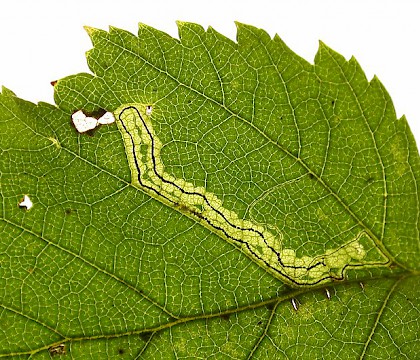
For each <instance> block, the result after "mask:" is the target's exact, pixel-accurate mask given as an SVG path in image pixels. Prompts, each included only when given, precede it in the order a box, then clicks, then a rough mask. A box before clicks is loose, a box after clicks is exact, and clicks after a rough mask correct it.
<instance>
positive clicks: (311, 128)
mask: <svg viewBox="0 0 420 360" xmlns="http://www.w3.org/2000/svg"><path fill="white" fill-rule="evenodd" d="M178 26H179V36H180V40H177V39H173V38H171V37H169V36H168V35H166V34H164V33H161V32H159V31H157V30H155V29H153V28H150V27H148V26H145V25H140V26H139V34H138V37H136V36H134V35H132V34H130V33H128V32H126V31H123V30H120V29H116V28H110V30H109V32H105V31H102V30H97V29H92V28H87V31H88V33H89V35H90V37H91V39H92V42H93V45H94V47H93V49H92V50H90V51H89V52H88V53H87V60H88V65H89V67H90V69H91V71H92V73H93V75H92V74H77V75H73V76H69V77H67V78H64V79H62V80H59V81H58V82H57V84H55V99H56V103H57V107H56V106H52V105H48V104H44V103H40V104H38V105H34V104H31V103H28V102H25V101H23V100H21V99H18V98H17V97H16V96H15V95H14V94H13V93H12V92H11V91H10V90H8V89H3V92H2V94H1V95H0V130H1V131H0V133H1V134H2V135H1V138H0V139H1V158H0V182H1V198H2V201H1V203H0V204H1V205H0V206H1V210H2V211H1V213H2V217H1V223H0V224H1V225H0V226H1V241H0V274H1V276H0V294H1V295H0V296H1V297H0V357H8V358H16V359H24V358H31V359H35V358H36V359H38V358H40V359H48V358H49V357H50V356H54V355H57V356H62V357H63V358H67V357H68V358H74V359H90V358H92V359H98V358H109V359H119V358H121V359H123V358H126V359H140V358H144V359H159V358H162V359H170V358H194V359H195V358H206V359H207V358H220V359H226V358H232V359H247V358H267V359H273V358H276V359H279V358H310V359H313V358H325V359H336V358H383V359H389V358H409V359H414V358H415V357H416V355H417V354H419V353H420V345H419V344H420V341H419V333H420V331H419V330H420V329H419V328H420V326H419V315H420V314H419V312H420V304H419V300H418V299H419V297H420V293H419V289H420V287H419V278H420V272H419V269H420V265H419V259H420V254H419V252H420V250H419V244H420V241H419V225H418V224H419V203H420V201H419V200H420V199H419V192H418V179H419V171H420V162H419V154H418V150H417V147H416V144H415V141H414V138H413V136H412V134H411V132H410V129H409V128H408V125H407V122H406V120H405V118H404V117H403V118H401V119H397V118H396V115H395V111H394V107H393V105H392V101H391V99H390V97H389V95H388V93H387V92H386V90H385V89H384V87H383V85H382V84H381V83H380V82H379V80H378V79H377V78H374V79H373V80H371V81H370V82H369V81H367V79H366V77H365V75H364V73H363V71H362V70H361V68H360V66H359V64H358V63H357V61H356V60H355V59H354V58H352V59H350V60H349V61H346V60H345V59H344V58H343V57H342V56H341V55H339V54H337V53H335V52H334V51H333V50H331V49H329V48H328V47H327V46H326V45H324V44H322V43H320V47H319V51H318V53H317V55H316V57H315V63H314V65H311V64H309V63H307V62H306V61H305V60H303V59H302V58H300V57H299V56H297V55H296V54H294V53H293V52H292V51H291V50H290V49H289V48H288V47H287V46H286V45H285V44H284V43H283V42H282V40H281V39H280V38H279V37H278V36H275V37H274V38H273V39H271V38H270V37H269V36H268V35H267V34H266V33H265V32H264V31H262V30H260V29H256V28H253V27H251V26H247V25H243V24H238V25H237V26H238V34H237V42H233V41H231V40H229V39H227V38H225V37H224V36H222V35H220V34H219V33H217V32H216V31H215V30H213V29H212V28H209V29H208V30H207V31H205V30H203V29H202V28H201V27H200V26H198V25H195V24H189V23H178ZM78 110H83V112H84V113H85V114H88V115H92V116H99V115H97V114H99V113H103V112H104V111H108V112H111V113H112V114H113V115H114V117H115V118H116V124H112V125H103V126H100V127H97V128H96V129H95V130H92V131H90V132H88V133H83V134H81V133H78V132H77V131H76V129H75V128H74V127H72V126H71V116H72V114H74V113H75V112H76V111H78ZM95 114H96V115H95ZM25 195H26V196H27V197H28V198H29V199H30V200H31V202H32V204H33V206H32V207H30V206H26V207H25V206H23V205H24V204H26V203H22V200H23V198H24V196H25Z"/></svg>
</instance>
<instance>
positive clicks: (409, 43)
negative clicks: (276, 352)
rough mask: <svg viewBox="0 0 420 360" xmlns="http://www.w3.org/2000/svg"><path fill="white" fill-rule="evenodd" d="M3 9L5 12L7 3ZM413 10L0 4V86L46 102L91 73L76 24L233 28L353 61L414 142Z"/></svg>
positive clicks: (418, 50) (172, 30)
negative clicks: (58, 88)
mask: <svg viewBox="0 0 420 360" xmlns="http://www.w3.org/2000/svg"><path fill="white" fill-rule="evenodd" d="M5 3H6V4H5ZM417 3H420V2H419V1H416V0H412V1H410V0H398V1H396V0H393V1H391V0H378V1H374V0H353V1H340V0H319V1H314V0H312V1H311V0H307V1H303V0H294V1H293V0H290V1H268V0H253V1H248V0H241V1H228V0H224V1H220V0H212V1H209V2H199V1H160V0H149V1H134V0H132V1H129V0H118V1H116V0H115V1H108V0H102V1H99V0H97V1H88V0H85V1H76V0H74V1H57V0H56V1H47V0H38V1H34V0H26V1H24V0H21V1H19V0H15V1H11V0H9V1H7V2H6V1H2V3H0V46H1V54H0V85H4V86H6V87H8V88H9V89H11V90H12V91H14V92H15V93H16V94H17V95H18V96H19V97H22V98H24V99H27V100H30V101H33V102H38V101H46V102H49V103H53V88H52V86H51V85H50V81H52V80H56V79H59V78H62V77H64V76H67V75H70V74H74V73H78V72H83V71H89V70H88V68H87V65H86V61H85V57H84V52H85V51H86V50H88V49H90V48H91V43H90V40H89V38H88V36H87V34H86V33H85V31H84V30H83V25H89V26H92V27H97V28H101V29H107V27H108V25H113V26H116V27H119V28H123V29H126V30H129V31H131V32H133V33H136V31H137V23H138V22H143V23H146V24H148V25H151V26H153V27H156V28H158V29H160V30H163V31H165V32H167V33H169V34H170V35H172V36H174V37H176V36H177V28H176V24H175V21H176V20H183V21H191V22H195V23H198V24H201V25H202V26H204V27H205V28H206V27H207V26H209V25H211V26H212V27H214V28H215V29H216V30H218V31H219V32H221V33H222V34H224V35H226V36H228V37H230V38H232V39H235V32H236V29H235V25H234V23H233V21H234V20H238V21H240V22H244V23H247V24H251V25H254V26H257V27H260V28H263V29H265V30H266V31H267V32H268V33H269V34H270V35H274V34H275V33H278V34H279V35H280V37H281V38H282V39H283V40H284V41H285V42H286V44H287V45H288V46H289V47H290V48H291V49H292V50H293V51H295V52H296V53H297V54H299V55H300V56H302V57H304V58H305V59H306V60H308V61H309V62H311V63H312V62H313V58H314V56H315V53H316V51H317V47H318V40H319V39H321V40H322V41H323V42H324V43H326V44H327V45H328V46H330V47H331V48H333V49H334V50H336V51H338V52H339V53H341V54H342V55H344V56H345V57H346V58H347V59H348V58H349V57H350V56H351V55H354V56H355V57H356V59H357V60H358V61H359V63H360V64H361V66H362V68H363V69H364V71H365V72H366V75H367V77H368V79H371V78H372V76H373V75H374V74H376V75H377V76H378V77H379V79H380V80H381V81H382V83H383V84H384V85H385V87H386V88H387V90H388V92H389V93H390V95H391V97H392V99H393V101H394V106H395V108H396V112H397V115H398V116H401V115H403V114H405V115H406V116H407V118H408V122H409V124H410V126H411V129H412V131H413V133H414V135H415V137H416V139H417V142H418V143H420V61H419V60H420V56H419V55H420V21H419V15H420V6H419V5H417Z"/></svg>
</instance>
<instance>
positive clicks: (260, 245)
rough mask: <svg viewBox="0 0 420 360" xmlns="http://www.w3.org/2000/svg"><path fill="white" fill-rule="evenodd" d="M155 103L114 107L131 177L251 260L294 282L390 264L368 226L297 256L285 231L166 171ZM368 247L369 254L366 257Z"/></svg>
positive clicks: (316, 281) (341, 276)
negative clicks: (286, 244) (334, 243)
mask: <svg viewBox="0 0 420 360" xmlns="http://www.w3.org/2000/svg"><path fill="white" fill-rule="evenodd" d="M152 108H153V107H152V105H144V104H125V105H122V106H121V107H120V108H118V109H117V110H115V117H116V119H117V125H118V128H119V130H120V132H121V134H122V138H123V140H124V146H125V151H126V154H127V158H128V164H129V166H130V170H131V179H132V183H133V184H134V185H135V186H138V187H139V188H140V189H142V190H144V191H145V192H147V193H148V194H149V195H150V196H152V197H154V198H157V199H158V200H159V201H161V202H163V203H164V204H166V205H169V206H171V207H173V208H175V209H178V210H179V211H181V212H183V213H186V214H187V215H188V216H190V217H192V218H193V219H195V220H196V221H197V222H199V223H200V224H202V225H203V226H205V227H206V228H208V229H210V230H211V231H213V232H215V233H216V234H217V235H219V236H221V237H222V238H224V239H226V240H227V241H229V242H230V243H232V244H234V245H239V246H240V247H241V249H242V250H243V251H244V252H245V253H246V254H247V255H249V256H250V258H251V259H252V260H254V261H256V262H257V263H258V264H260V265H261V266H262V267H263V268H265V269H267V270H268V271H270V272H271V273H273V274H274V275H275V276H277V277H279V278H280V279H282V280H284V281H286V282H287V283H289V284H290V285H316V284H320V283H323V282H326V281H329V280H331V279H332V280H343V279H344V271H345V269H346V268H351V267H362V266H380V265H387V264H388V259H387V258H386V257H385V256H384V255H383V254H382V253H381V252H380V251H379V250H378V248H377V247H376V246H375V243H374V241H373V240H372V239H370V238H369V236H368V234H366V233H364V232H361V233H360V234H358V235H357V237H355V238H354V239H352V240H350V242H348V243H345V244H343V245H342V246H340V247H339V248H336V249H327V250H326V252H325V254H321V255H317V256H313V257H310V256H302V257H296V253H295V250H293V249H284V248H283V247H282V237H283V235H282V233H281V232H280V231H279V232H277V237H276V236H275V235H274V234H273V233H271V232H270V231H269V230H268V229H267V228H265V227H264V226H261V225H260V224H258V223H255V222H252V221H249V220H244V219H241V218H239V217H238V215H237V214H236V213H235V212H234V211H231V210H228V209H226V208H224V207H223V204H222V202H221V201H220V199H218V198H217V196H216V195H215V194H213V193H210V192H208V191H206V189H205V188H203V187H196V186H194V185H193V184H191V183H190V182H188V181H186V180H184V179H177V178H175V177H173V176H171V175H170V174H168V173H166V172H165V170H164V164H163V163H162V159H161V156H160V151H161V149H162V143H161V141H160V140H159V138H158V137H157V136H156V134H155V132H154V130H153V125H152V120H151V117H152V113H151V111H150V115H149V114H147V109H152ZM155 113H156V111H155ZM299 180H300V179H296V181H299ZM368 252H369V253H370V258H369V259H365V258H366V255H367V253H368ZM375 257H376V258H377V259H376V260H374V258H375Z"/></svg>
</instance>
